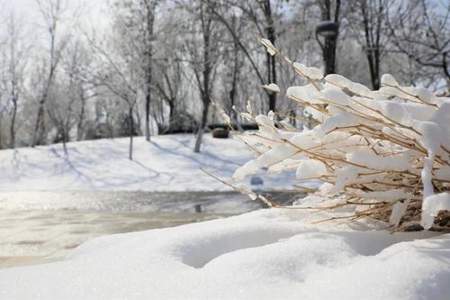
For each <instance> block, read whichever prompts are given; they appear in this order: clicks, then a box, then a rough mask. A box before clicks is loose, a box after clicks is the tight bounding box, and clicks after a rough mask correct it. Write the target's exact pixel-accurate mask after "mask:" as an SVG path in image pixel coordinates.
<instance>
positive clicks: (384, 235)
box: [0, 209, 450, 300]
mask: <svg viewBox="0 0 450 300" xmlns="http://www.w3.org/2000/svg"><path fill="white" fill-rule="evenodd" d="M327 217H328V216H327V215H326V214H325V213H320V214H319V213H314V214H311V213H310V212H305V211H302V210H288V209H284V210H283V209H271V210H260V211H256V212H252V213H248V214H245V215H241V216H237V217H231V218H226V219H221V220H214V221H208V222H204V223H196V224H189V225H183V226H179V227H174V228H166V229H157V230H150V231H145V232H137V233H129V234H119V235H112V236H105V237H101V238H97V239H94V240H91V241H89V242H87V243H85V244H83V245H82V246H80V247H79V248H77V249H76V250H75V251H74V252H73V254H72V255H71V256H70V257H69V258H68V259H67V260H65V261H62V262H57V263H50V264H46V265H38V266H29V267H21V268H11V269H3V270H0V298H1V299H19V300H20V299H47V300H52V299H67V300H70V299H367V300H370V299H377V300H378V299H385V300H389V299H396V300H402V299H405V300H406V299H408V300H413V299H437V300H439V299H448V297H449V295H450V286H449V285H448V282H450V235H449V234H447V235H440V236H436V235H435V234H433V233H431V232H421V233H395V234H391V233H389V232H386V231H375V230H374V229H379V227H378V226H379V225H377V224H353V225H349V224H342V223H341V224H338V223H322V224H321V225H320V226H319V225H315V224H314V223H313V221H317V220H319V219H323V218H327Z"/></svg>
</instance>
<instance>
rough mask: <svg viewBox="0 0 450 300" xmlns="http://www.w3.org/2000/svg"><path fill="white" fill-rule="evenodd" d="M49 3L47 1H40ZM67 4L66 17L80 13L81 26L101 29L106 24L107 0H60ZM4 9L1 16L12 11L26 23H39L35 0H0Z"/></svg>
mask: <svg viewBox="0 0 450 300" xmlns="http://www.w3.org/2000/svg"><path fill="white" fill-rule="evenodd" d="M42 1H49V0H42ZM62 2H63V3H67V5H68V7H69V8H68V12H67V15H70V14H72V15H73V14H74V12H75V11H76V10H78V11H80V12H81V20H82V24H84V25H88V24H91V25H92V26H94V27H97V28H98V27H100V28H101V27H103V26H104V25H105V24H106V23H107V22H108V17H107V15H108V12H107V11H108V8H107V3H108V0H90V1H89V0H62ZM0 3H1V4H3V5H2V6H3V7H4V6H6V9H0V11H1V12H0V13H1V14H5V13H6V14H7V12H8V11H11V10H14V12H15V15H16V16H17V17H19V18H20V19H22V20H25V21H26V22H27V23H31V24H37V23H40V22H41V16H40V15H39V12H38V8H37V7H38V6H37V3H36V0H0ZM100 28H99V29H100Z"/></svg>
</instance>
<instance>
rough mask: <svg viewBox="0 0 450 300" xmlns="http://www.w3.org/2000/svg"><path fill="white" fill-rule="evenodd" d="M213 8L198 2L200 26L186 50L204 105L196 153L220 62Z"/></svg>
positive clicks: (207, 2)
mask: <svg viewBox="0 0 450 300" xmlns="http://www.w3.org/2000/svg"><path fill="white" fill-rule="evenodd" d="M212 7H213V3H212V0H198V1H196V3H195V4H194V10H191V13H192V14H193V17H194V18H198V24H195V23H197V22H194V28H193V29H194V31H193V32H192V33H191V37H192V40H191V41H189V42H188V43H189V44H186V46H187V47H186V49H187V50H188V52H189V55H190V65H191V67H192V71H193V73H194V77H195V82H196V85H197V88H198V90H199V93H200V99H201V101H202V104H203V108H202V114H201V119H200V125H199V128H198V132H197V139H196V142H195V147H194V152H200V147H201V144H202V138H203V133H204V130H205V127H206V124H207V121H208V113H209V107H210V105H211V98H212V89H213V79H214V78H213V77H214V74H213V73H214V69H215V65H216V62H217V60H218V57H217V55H218V50H219V47H218V36H217V32H216V31H215V30H214V25H215V24H214V19H213V14H212V9H211V8H212ZM196 29H198V35H197V34H196V31H195V30H196Z"/></svg>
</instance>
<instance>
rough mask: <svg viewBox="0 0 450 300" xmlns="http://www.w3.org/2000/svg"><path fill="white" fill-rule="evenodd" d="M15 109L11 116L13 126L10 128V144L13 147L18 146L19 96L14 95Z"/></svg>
mask: <svg viewBox="0 0 450 300" xmlns="http://www.w3.org/2000/svg"><path fill="white" fill-rule="evenodd" d="M12 102H13V111H12V117H11V126H10V128H9V134H10V140H9V146H10V147H11V148H12V149H15V148H16V116H17V98H16V97H13V101H12Z"/></svg>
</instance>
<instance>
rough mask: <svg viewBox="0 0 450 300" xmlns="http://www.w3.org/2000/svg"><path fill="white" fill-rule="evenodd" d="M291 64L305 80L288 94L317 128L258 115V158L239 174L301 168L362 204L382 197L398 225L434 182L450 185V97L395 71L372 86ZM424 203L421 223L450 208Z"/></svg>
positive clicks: (253, 142) (305, 175)
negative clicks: (400, 78)
mask: <svg viewBox="0 0 450 300" xmlns="http://www.w3.org/2000/svg"><path fill="white" fill-rule="evenodd" d="M293 68H294V70H295V71H297V73H298V74H299V75H301V76H302V77H304V79H306V80H307V81H308V84H307V85H304V86H294V87H290V88H288V90H287V92H286V94H287V96H288V97H289V98H290V99H292V100H294V101H296V102H298V103H299V104H300V105H301V106H303V107H305V110H304V111H305V115H309V116H310V117H312V119H314V121H315V127H313V128H312V129H310V130H306V131H303V132H296V131H295V129H292V128H283V126H280V125H282V123H278V124H276V125H275V124H274V122H273V118H270V121H268V120H269V118H267V117H265V116H262V115H259V116H256V117H255V118H254V119H255V120H256V122H257V123H258V124H260V125H261V129H260V131H259V132H258V133H256V134H253V137H252V138H251V139H248V140H246V141H247V142H248V144H249V145H250V146H252V147H254V148H256V149H258V151H259V152H260V155H259V156H258V157H257V158H255V159H254V160H252V161H249V162H248V163H246V164H244V165H243V166H242V167H241V168H239V169H238V170H237V171H236V172H235V177H236V178H239V179H242V178H244V177H245V176H248V175H251V174H252V173H253V172H255V171H257V170H259V169H261V168H269V170H270V169H272V170H276V171H278V172H282V171H283V167H284V168H285V169H286V170H292V169H295V167H297V179H299V180H307V179H309V178H311V177H313V178H320V179H322V180H324V181H326V182H331V183H333V185H334V186H333V187H332V188H330V189H329V190H328V191H329V193H330V194H329V196H335V195H336V194H338V193H341V192H343V191H344V190H345V192H346V193H347V194H348V198H351V197H352V195H356V196H357V198H358V200H366V199H367V200H369V202H368V201H365V202H364V203H361V205H370V200H376V199H378V198H379V196H380V195H382V196H383V197H382V198H383V199H382V201H385V202H386V203H387V204H388V205H390V206H389V207H387V208H389V209H390V208H392V215H391V217H390V222H391V223H393V224H395V225H398V224H399V223H400V222H401V219H402V216H403V215H404V214H405V212H406V211H407V208H408V205H409V203H411V201H413V202H414V204H415V203H417V202H418V201H420V198H419V199H418V197H421V198H422V199H427V198H428V197H431V196H432V195H433V194H434V192H435V191H434V190H435V188H434V186H436V187H437V188H438V190H440V191H448V190H449V189H450V184H449V182H450V127H449V126H448V124H449V123H450V99H449V98H447V97H442V96H439V97H438V96H434V95H433V94H432V93H431V92H430V91H428V90H426V89H423V88H417V87H404V86H400V84H399V83H398V82H397V81H396V79H395V78H394V77H393V76H392V75H390V74H385V75H383V76H382V79H381V85H382V87H381V88H380V89H379V90H377V91H371V90H370V89H368V88H367V87H365V86H363V85H361V84H359V83H355V82H352V81H351V80H349V79H347V78H345V77H343V76H341V75H336V74H331V75H327V76H326V77H325V78H323V75H322V74H321V73H320V71H319V70H317V69H315V68H309V67H306V66H304V65H302V64H299V63H293ZM322 79H323V80H322ZM266 119H267V120H266ZM255 136H256V137H255ZM258 137H259V139H258ZM244 139H245V138H244ZM308 160H309V161H308ZM417 182H419V184H417ZM361 184H364V185H361ZM399 187H401V190H399ZM418 187H419V188H420V190H419V191H418V190H417V188H418ZM418 192H419V193H421V194H418ZM350 194H351V195H350ZM412 195H415V197H412ZM413 198H414V199H413ZM399 201H400V202H399ZM423 203H424V205H425V203H427V205H428V207H427V209H425V207H423V214H422V224H423V225H424V227H425V228H430V226H431V225H430V222H431V224H432V220H433V219H434V216H435V215H436V214H437V210H443V209H444V208H445V207H447V206H446V205H441V204H438V203H441V202H439V201H432V202H428V201H423ZM405 205H406V207H405ZM355 208H356V207H355Z"/></svg>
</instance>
